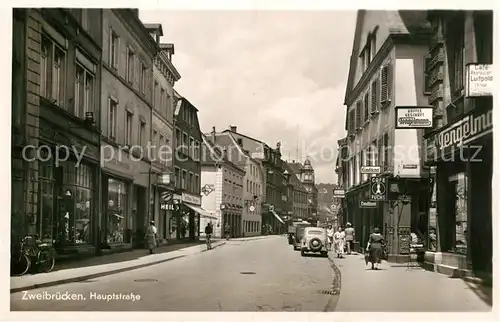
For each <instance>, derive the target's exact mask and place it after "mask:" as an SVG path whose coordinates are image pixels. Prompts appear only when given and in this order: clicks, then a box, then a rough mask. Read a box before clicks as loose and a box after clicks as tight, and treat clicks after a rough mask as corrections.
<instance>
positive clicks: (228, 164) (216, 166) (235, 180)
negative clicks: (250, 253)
mask: <svg viewBox="0 0 500 322" xmlns="http://www.w3.org/2000/svg"><path fill="white" fill-rule="evenodd" d="M202 139H203V144H202V151H201V156H202V160H201V194H202V201H201V202H202V208H203V209H204V210H205V211H206V212H207V213H208V214H211V215H214V216H215V217H216V219H215V220H213V219H212V218H208V217H205V218H202V219H201V221H200V227H201V228H202V230H203V228H204V227H205V225H206V223H207V222H210V221H211V222H212V223H214V236H215V237H222V233H223V232H224V229H223V228H224V226H225V225H226V223H229V225H230V227H231V236H232V237H240V236H242V235H243V228H244V227H243V220H242V213H243V206H244V201H243V200H244V199H243V196H244V195H243V193H244V183H243V182H244V179H243V178H244V177H245V170H244V169H242V168H241V167H239V166H237V165H236V164H235V163H233V162H232V161H231V160H230V158H229V157H228V152H227V150H226V149H224V148H221V147H220V146H218V145H214V144H213V143H212V141H210V140H209V139H208V138H207V136H206V135H202Z"/></svg>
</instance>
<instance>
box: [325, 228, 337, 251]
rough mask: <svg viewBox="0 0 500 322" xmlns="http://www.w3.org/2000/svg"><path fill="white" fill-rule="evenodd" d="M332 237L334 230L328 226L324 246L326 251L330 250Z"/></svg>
mask: <svg viewBox="0 0 500 322" xmlns="http://www.w3.org/2000/svg"><path fill="white" fill-rule="evenodd" d="M333 235H335V230H333V227H332V225H328V229H327V230H326V237H327V238H328V245H327V246H326V247H327V249H328V250H332V244H333Z"/></svg>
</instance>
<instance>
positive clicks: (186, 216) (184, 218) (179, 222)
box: [174, 192, 217, 240]
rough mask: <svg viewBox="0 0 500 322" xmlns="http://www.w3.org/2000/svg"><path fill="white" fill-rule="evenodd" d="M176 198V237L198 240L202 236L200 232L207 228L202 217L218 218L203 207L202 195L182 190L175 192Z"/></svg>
mask: <svg viewBox="0 0 500 322" xmlns="http://www.w3.org/2000/svg"><path fill="white" fill-rule="evenodd" d="M174 200H176V202H175V203H176V204H177V205H178V206H177V207H176V210H174V213H175V219H174V221H175V223H174V226H175V238H176V239H190V240H197V239H199V237H200V232H201V231H202V230H203V229H204V228H205V227H201V222H200V220H201V218H209V219H212V220H216V219H217V217H216V216H215V215H212V214H209V213H208V212H207V211H206V210H205V209H203V208H202V207H201V196H199V195H194V194H190V193H187V192H182V194H180V195H179V194H175V195H174Z"/></svg>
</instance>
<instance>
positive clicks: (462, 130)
mask: <svg viewBox="0 0 500 322" xmlns="http://www.w3.org/2000/svg"><path fill="white" fill-rule="evenodd" d="M492 132H493V110H492V106H491V105H490V106H488V108H487V109H486V110H482V111H480V110H478V109H474V110H473V111H472V112H471V114H469V115H467V116H465V117H464V118H462V119H461V120H460V121H458V122H455V123H453V124H452V125H450V126H448V127H446V128H444V129H443V130H441V131H440V132H439V133H438V134H436V149H437V152H438V155H439V156H441V157H442V156H444V155H447V154H448V153H450V152H453V150H454V149H456V148H460V147H464V146H467V145H469V144H470V143H472V142H473V141H474V140H476V139H479V138H480V137H482V136H484V135H486V134H489V133H492Z"/></svg>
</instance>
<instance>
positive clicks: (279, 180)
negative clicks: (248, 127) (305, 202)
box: [223, 126, 287, 233]
mask: <svg viewBox="0 0 500 322" xmlns="http://www.w3.org/2000/svg"><path fill="white" fill-rule="evenodd" d="M223 133H231V135H232V137H233V138H234V139H235V140H236V141H237V143H238V145H240V146H241V147H243V149H244V150H246V151H248V153H249V155H250V156H251V157H252V158H253V159H256V160H257V161H258V162H259V163H260V164H261V171H262V181H263V184H262V189H263V190H262V193H263V198H262V200H261V207H262V208H261V209H262V233H279V232H282V231H284V223H285V222H284V220H283V219H282V218H281V217H282V216H286V215H287V212H286V210H285V209H286V200H287V199H286V189H285V187H286V180H285V179H286V176H285V175H284V167H283V164H282V163H283V160H281V152H280V145H281V144H280V143H279V142H278V143H277V145H276V148H275V149H273V148H271V147H269V146H268V145H267V144H265V143H264V142H261V141H259V140H257V139H254V138H251V137H248V136H246V135H243V134H241V133H239V132H237V127H236V126H231V127H230V128H229V129H228V130H224V131H223Z"/></svg>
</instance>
